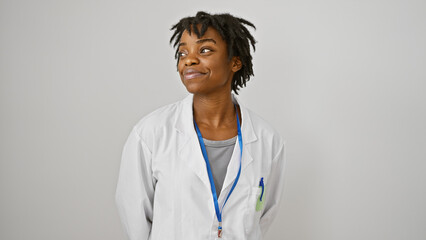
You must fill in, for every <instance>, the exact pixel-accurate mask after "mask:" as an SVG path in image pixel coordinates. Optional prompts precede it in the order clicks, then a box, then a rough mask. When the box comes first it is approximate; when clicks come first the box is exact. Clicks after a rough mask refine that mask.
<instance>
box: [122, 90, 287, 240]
mask: <svg viewBox="0 0 426 240" xmlns="http://www.w3.org/2000/svg"><path fill="white" fill-rule="evenodd" d="M232 98H233V101H234V103H238V104H239V106H240V109H241V115H242V116H241V117H242V125H241V132H242V138H243V145H244V146H243V154H242V155H243V156H242V164H241V176H240V179H239V181H238V184H237V185H236V187H235V189H234V191H233V192H232V194H231V196H230V198H229V199H228V202H227V203H226V205H225V207H224V209H223V210H222V226H223V232H222V234H223V235H222V239H228V240H230V239H232V240H234V239H235V240H236V239H238V240H240V239H241V240H243V239H244V240H246V239H247V240H259V239H262V236H264V234H265V232H266V230H267V229H268V226H269V225H270V224H271V222H272V220H273V219H274V217H275V215H276V213H277V211H278V205H279V202H280V198H281V193H282V190H283V182H284V166H285V149H284V141H283V139H282V138H281V136H280V135H279V134H278V133H277V132H276V131H275V130H274V129H273V128H272V127H270V125H268V124H267V123H266V122H265V121H264V120H263V119H262V118H260V117H259V116H257V115H256V114H254V113H253V112H251V111H250V110H249V109H247V108H245V107H244V105H242V104H241V102H240V101H239V100H238V99H237V98H236V96H235V95H234V94H232ZM192 103H193V95H192V94H190V95H188V96H187V97H186V98H185V99H183V100H181V101H179V102H176V103H173V104H170V105H167V106H164V107H161V108H159V109H157V110H155V111H154V112H152V113H150V114H148V115H147V116H145V117H143V118H142V119H141V120H140V121H139V122H138V123H137V124H136V125H135V126H134V127H133V129H132V131H131V133H130V136H129V137H128V139H127V141H126V143H125V146H124V149H123V153H122V160H121V165H120V172H119V178H118V183H117V189H116V203H117V207H118V211H119V215H120V218H121V221H122V223H123V226H124V229H125V232H126V234H127V236H128V238H129V239H130V240H148V239H151V240H166V239H167V240H169V239H177V240H180V239H185V240H203V239H216V237H217V226H218V221H217V217H216V213H215V208H214V203H213V197H212V193H211V188H210V182H209V177H208V173H207V169H206V165H205V161H204V158H203V155H202V152H201V148H200V144H199V142H198V138H197V134H196V131H195V129H194V125H193V110H192ZM239 156H240V147H239V143H238V141H236V144H235V148H234V151H233V154H232V157H231V160H230V162H229V165H228V168H227V172H226V177H225V181H224V184H223V188H222V191H221V193H220V197H219V199H218V201H219V206H220V207H222V205H223V202H224V201H225V198H226V195H227V194H228V192H229V190H230V189H231V187H232V183H233V181H234V179H235V177H236V175H237V172H238V169H239V160H240V159H239ZM262 177H263V178H264V183H265V192H264V199H263V200H264V208H263V210H261V211H256V202H257V200H258V197H259V195H260V193H261V188H259V181H260V179H261V178H262Z"/></svg>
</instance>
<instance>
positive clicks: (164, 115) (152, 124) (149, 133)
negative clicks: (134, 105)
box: [133, 100, 183, 141]
mask: <svg viewBox="0 0 426 240" xmlns="http://www.w3.org/2000/svg"><path fill="white" fill-rule="evenodd" d="M182 101H183V100H180V101H177V102H174V103H171V104H167V105H165V106H162V107H159V108H157V109H156V110H154V111H152V112H150V113H149V114H147V115H145V116H144V117H142V118H141V119H140V120H139V121H138V122H137V123H136V124H135V125H134V127H133V131H134V132H136V133H137V134H138V135H139V137H140V138H141V139H142V140H144V141H146V140H149V139H150V138H151V137H153V136H154V135H155V134H156V133H158V131H162V130H164V129H170V128H172V127H173V123H174V121H175V118H176V115H177V114H178V112H179V111H180V109H181V107H180V106H181V104H182Z"/></svg>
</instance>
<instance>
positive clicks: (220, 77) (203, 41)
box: [178, 27, 241, 94]
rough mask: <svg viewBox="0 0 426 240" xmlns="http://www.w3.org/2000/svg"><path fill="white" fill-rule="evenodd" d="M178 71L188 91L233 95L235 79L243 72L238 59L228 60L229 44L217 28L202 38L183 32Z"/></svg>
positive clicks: (207, 32) (210, 28)
mask: <svg viewBox="0 0 426 240" xmlns="http://www.w3.org/2000/svg"><path fill="white" fill-rule="evenodd" d="M178 57H179V59H178V60H179V62H178V71H179V74H180V77H181V80H182V83H183V84H184V85H185V87H186V89H187V90H188V92H190V93H193V94H210V93H215V92H230V91H231V82H232V77H233V75H234V73H235V72H236V71H238V70H239V69H241V61H240V60H239V59H238V58H237V57H233V58H232V59H231V60H228V53H227V45H226V42H225V41H224V40H223V39H222V37H221V36H220V34H219V33H218V32H217V31H216V29H214V28H212V27H208V29H207V31H206V32H205V34H204V35H203V36H202V37H201V38H198V37H197V35H196V34H195V33H194V32H192V34H191V35H190V34H189V33H188V32H187V31H186V30H185V31H184V32H183V34H182V37H181V39H180V43H179V49H178Z"/></svg>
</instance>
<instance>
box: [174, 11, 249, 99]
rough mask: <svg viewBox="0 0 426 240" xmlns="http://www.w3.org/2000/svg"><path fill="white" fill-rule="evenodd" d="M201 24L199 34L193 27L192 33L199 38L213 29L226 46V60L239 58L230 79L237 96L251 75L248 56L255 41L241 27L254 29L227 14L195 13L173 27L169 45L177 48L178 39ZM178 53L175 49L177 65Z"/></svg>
mask: <svg viewBox="0 0 426 240" xmlns="http://www.w3.org/2000/svg"><path fill="white" fill-rule="evenodd" d="M197 24H201V32H200V31H199V30H198V28H196V27H194V28H193V31H194V32H195V34H197V37H198V38H201V37H202V36H203V35H204V33H205V32H206V31H207V28H208V27H213V28H214V29H216V31H218V32H219V34H220V35H221V37H222V38H223V40H225V42H226V44H227V48H228V49H227V50H228V59H229V60H230V59H231V58H232V57H234V56H237V57H239V58H240V60H241V63H242V67H241V69H240V70H239V71H237V72H236V73H235V74H234V77H233V79H232V84H231V87H232V90H233V91H234V92H235V94H237V95H238V92H237V91H238V90H239V88H240V87H245V86H246V82H247V81H248V80H250V76H254V74H253V63H252V56H251V54H250V44H251V46H252V47H253V51H254V50H256V48H255V46H254V44H255V43H256V40H255V39H254V38H253V36H252V35H251V34H250V32H249V30H248V29H247V28H246V27H245V26H244V25H243V24H245V25H248V26H250V27H253V28H254V29H256V27H255V26H254V25H253V24H252V23H251V22H249V21H247V20H245V19H242V18H237V17H234V16H232V15H230V14H228V13H225V14H209V13H206V12H202V11H200V12H197V14H196V16H195V17H186V18H182V19H181V20H180V21H179V22H178V23H177V24H175V25H173V26H172V28H171V29H170V30H174V33H173V36H172V37H171V38H170V44H171V43H172V42H173V40H174V43H173V47H175V48H176V46H178V44H179V41H180V38H181V37H182V34H183V32H184V31H185V30H187V31H188V32H189V34H191V26H196V25H197ZM178 51H179V49H176V53H175V58H176V59H177V61H178V64H179V58H178Z"/></svg>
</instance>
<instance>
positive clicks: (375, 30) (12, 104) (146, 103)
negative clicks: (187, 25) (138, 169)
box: [0, 0, 426, 240]
mask: <svg viewBox="0 0 426 240" xmlns="http://www.w3.org/2000/svg"><path fill="white" fill-rule="evenodd" d="M198 10H205V11H208V12H212V13H221V12H230V13H231V14H234V15H236V16H239V17H243V18H246V19H248V20H250V21H252V22H253V23H254V24H255V25H256V26H257V31H254V32H253V34H254V36H255V38H256V39H257V41H258V44H257V51H256V52H255V54H254V70H255V77H254V78H252V79H251V80H250V82H248V84H247V87H246V88H244V89H242V90H241V94H240V99H241V100H242V101H243V103H244V104H245V106H247V107H248V108H250V109H252V110H253V111H254V112H256V113H258V114H260V115H261V116H263V118H264V119H266V120H267V121H268V122H270V123H271V124H272V125H273V126H275V128H276V129H277V130H278V131H279V132H280V133H282V135H283V136H285V139H286V140H287V150H288V152H287V160H288V164H287V169H286V171H287V172H286V174H287V177H286V187H285V192H284V196H283V201H282V205H281V209H280V212H279V214H278V217H277V219H276V221H275V222H274V224H273V226H272V227H271V229H270V232H269V233H268V236H267V239H269V240H273V239H291V240H342V239H344V240H359V239H363V240H378V239H386V240H402V239H410V240H424V239H426V227H425V226H426V153H425V148H426V125H425V122H426V95H425V90H426V44H425V43H426V2H425V1H423V0H421V1H402V0H401V1H377V0H369V1H331V0H327V1H313V0H311V1H304V0H302V1H260V0H257V1H247V0H244V1H243V0H241V1H169V2H161V1H127V0H125V1H112V0H110V1H96V0H84V1H83V0H77V1H75V0H74V1H71V0H66V1H56V0H50V1H48V0H41V1H30V0H13V1H12V0H0V80H1V81H0V84H1V85H0V100H1V102H0V104H1V105H0V107H1V108H0V110H1V112H0V113H1V118H0V130H1V134H0V144H1V145H0V157H1V162H0V164H1V165H0V192H1V197H0V239H5V240H18V239H19V240H22V239H31V240H47V239H48V240H50V239H52V240H53V239H55V240H57V239H60V240H75V239H91V240H92V239H99V240H101V239H102V240H112V239H117V240H118V239H125V235H124V232H123V230H122V227H121V224H120V222H119V217H118V213H117V210H116V208H115V204H114V192H115V187H116V181H117V176H118V170H119V163H120V157H121V151H122V148H123V145H124V142H125V140H126V138H127V136H128V134H129V133H130V130H131V128H132V127H133V125H134V124H136V122H137V121H138V120H139V119H140V118H141V117H143V116H144V115H146V114H147V113H149V112H151V111H152V110H154V109H156V108H158V107H160V106H163V105H166V104H169V103H172V102H175V101H177V100H180V99H182V98H183V97H185V96H186V90H185V88H184V87H183V85H182V84H181V82H180V78H179V76H178V74H177V72H176V68H175V60H174V50H173V49H172V47H171V46H170V45H169V44H168V41H169V38H170V36H171V34H172V33H171V32H170V31H169V29H170V27H171V26H172V24H174V23H176V22H177V21H178V20H179V19H180V18H182V17H186V16H190V15H191V16H192V15H195V13H196V12H197V11H198ZM188 231H190V229H188Z"/></svg>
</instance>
